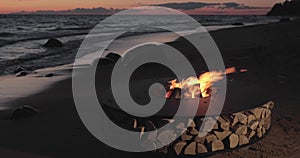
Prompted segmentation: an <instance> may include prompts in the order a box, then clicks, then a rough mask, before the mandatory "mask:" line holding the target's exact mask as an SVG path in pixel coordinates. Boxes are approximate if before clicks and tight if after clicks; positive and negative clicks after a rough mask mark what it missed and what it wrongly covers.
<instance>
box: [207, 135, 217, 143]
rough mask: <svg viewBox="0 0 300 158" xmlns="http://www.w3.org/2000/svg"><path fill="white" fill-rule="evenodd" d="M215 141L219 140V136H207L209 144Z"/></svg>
mask: <svg viewBox="0 0 300 158" xmlns="http://www.w3.org/2000/svg"><path fill="white" fill-rule="evenodd" d="M215 140H218V138H217V136H215V135H214V134H207V136H206V142H207V143H211V142H213V141H215Z"/></svg>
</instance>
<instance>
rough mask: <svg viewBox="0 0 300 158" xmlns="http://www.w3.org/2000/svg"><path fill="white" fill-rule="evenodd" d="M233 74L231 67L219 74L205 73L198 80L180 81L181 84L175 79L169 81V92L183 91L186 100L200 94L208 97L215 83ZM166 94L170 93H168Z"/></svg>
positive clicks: (233, 68)
mask: <svg viewBox="0 0 300 158" xmlns="http://www.w3.org/2000/svg"><path fill="white" fill-rule="evenodd" d="M234 72H236V69H235V67H231V68H228V69H226V70H225V72H221V71H211V72H205V73H203V74H201V75H200V76H199V78H197V77H189V78H187V79H185V80H182V81H181V82H178V81H177V80H176V79H175V80H171V81H170V82H169V83H170V88H169V90H173V89H175V88H180V89H182V90H183V95H184V97H187V98H195V97H196V96H198V95H200V94H201V95H202V97H208V96H209V95H210V93H209V90H210V89H211V88H212V86H213V84H214V83H215V82H217V81H220V80H222V79H224V75H226V74H231V73H234ZM168 93H170V91H169V92H168ZM168 95H169V94H168ZM166 96H167V95H166Z"/></svg>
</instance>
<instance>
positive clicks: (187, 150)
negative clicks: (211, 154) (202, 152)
mask: <svg viewBox="0 0 300 158" xmlns="http://www.w3.org/2000/svg"><path fill="white" fill-rule="evenodd" d="M184 154H185V155H196V142H192V143H191V144H189V145H188V146H187V147H186V148H185V150H184Z"/></svg>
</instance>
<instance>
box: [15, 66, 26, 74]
mask: <svg viewBox="0 0 300 158" xmlns="http://www.w3.org/2000/svg"><path fill="white" fill-rule="evenodd" d="M24 70H25V69H24V68H23V67H22V66H18V67H17V68H16V69H15V71H14V73H19V72H21V71H24Z"/></svg>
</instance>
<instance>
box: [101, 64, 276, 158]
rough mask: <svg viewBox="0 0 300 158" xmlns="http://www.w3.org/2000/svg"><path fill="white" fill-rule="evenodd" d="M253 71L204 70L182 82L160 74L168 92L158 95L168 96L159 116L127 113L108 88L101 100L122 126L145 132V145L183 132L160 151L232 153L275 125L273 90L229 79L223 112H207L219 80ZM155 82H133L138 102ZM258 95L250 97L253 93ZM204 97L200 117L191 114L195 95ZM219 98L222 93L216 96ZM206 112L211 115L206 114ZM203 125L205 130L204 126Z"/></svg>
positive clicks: (135, 97) (201, 99)
mask: <svg viewBox="0 0 300 158" xmlns="http://www.w3.org/2000/svg"><path fill="white" fill-rule="evenodd" d="M247 71H248V70H246V69H242V70H238V71H237V70H236V68H235V67H231V68H227V69H226V70H225V71H210V72H203V73H202V74H200V75H199V77H189V78H187V79H184V80H181V81H178V80H176V79H173V80H172V78H171V79H170V78H169V77H167V78H165V77H161V78H158V79H157V78H156V79H157V80H159V81H160V83H166V90H167V93H166V94H161V93H158V94H157V95H158V96H159V97H166V102H165V105H164V106H163V108H162V109H161V110H160V111H159V112H157V113H156V114H155V115H154V116H151V117H149V118H140V117H136V116H131V115H128V114H127V113H124V112H122V110H121V109H119V108H118V105H117V104H116V103H115V102H114V101H113V98H114V97H113V95H112V94H111V91H107V90H105V89H104V91H103V93H102V94H104V95H103V96H101V98H100V100H101V101H102V103H103V104H104V105H105V106H104V107H106V108H107V111H106V112H107V115H108V116H109V117H110V118H111V119H112V120H113V122H114V123H116V124H117V125H119V126H120V127H122V128H125V129H128V130H132V131H135V132H139V133H140V138H139V139H140V140H141V145H142V146H146V147H147V148H148V146H151V147H157V145H158V144H160V143H162V142H166V141H167V140H168V139H170V137H173V136H179V137H178V138H177V139H176V140H175V141H174V142H172V143H171V144H169V145H167V146H165V147H162V148H159V149H157V150H155V152H159V153H164V154H167V155H207V154H212V153H215V152H217V151H228V150H231V149H234V148H238V147H242V146H245V145H249V144H251V143H254V142H256V141H257V140H259V139H261V138H263V136H265V135H266V134H267V132H268V131H269V130H270V128H271V114H272V109H273V107H274V103H273V102H272V101H271V97H270V96H269V95H268V92H267V91H265V90H264V89H262V88H261V87H258V86H256V85H255V84H251V83H245V82H242V81H238V80H237V79H235V80H230V81H228V82H227V87H228V89H227V92H226V99H225V103H224V106H223V110H222V112H221V113H218V111H215V110H214V109H217V108H212V109H213V110H210V111H209V112H208V108H209V103H210V101H211V97H210V96H211V95H213V94H217V95H216V96H218V93H220V92H218V86H217V82H219V81H221V80H223V79H224V78H225V77H226V75H229V74H232V73H235V72H240V73H241V74H242V73H245V72H247ZM152 82H153V81H151V80H148V79H144V80H137V81H133V82H132V87H133V88H132V89H131V95H132V97H133V98H134V99H136V100H137V101H145V97H144V96H147V95H148V91H145V87H147V86H145V85H151V84H150V83H152ZM254 93H255V94H256V95H251V94H254ZM197 97H198V98H200V99H199V104H198V109H197V111H196V115H195V116H190V115H189V114H190V113H191V111H190V108H189V107H191V106H190V105H194V104H190V103H193V101H194V99H193V98H197ZM183 98H184V99H185V100H186V102H185V103H184V105H183V106H184V110H183V112H181V113H180V116H179V117H180V118H182V120H174V119H173V116H174V114H175V113H176V112H177V109H178V107H179V105H180V104H179V103H180V101H181V99H183ZM215 99H216V100H217V99H218V97H216V98H215ZM205 116H207V117H205ZM167 123H168V124H170V126H169V128H168V129H166V130H164V131H161V132H157V133H155V134H154V135H147V134H145V132H147V131H155V130H156V129H159V128H161V127H163V126H164V125H166V124H167ZM201 126H203V128H202V129H200V127H201Z"/></svg>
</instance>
